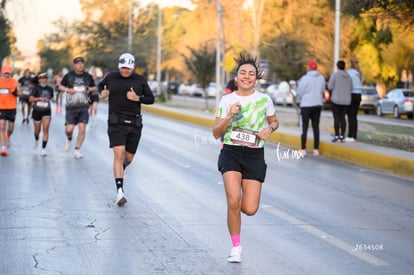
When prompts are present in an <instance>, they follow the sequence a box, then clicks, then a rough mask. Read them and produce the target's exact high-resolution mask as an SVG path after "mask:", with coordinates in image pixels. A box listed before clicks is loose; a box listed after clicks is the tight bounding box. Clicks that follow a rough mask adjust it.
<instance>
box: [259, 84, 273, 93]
mask: <svg viewBox="0 0 414 275" xmlns="http://www.w3.org/2000/svg"><path fill="white" fill-rule="evenodd" d="M270 85H272V83H269V82H265V83H260V85H259V92H262V93H266V90H267V88H268V87H269V86H270Z"/></svg>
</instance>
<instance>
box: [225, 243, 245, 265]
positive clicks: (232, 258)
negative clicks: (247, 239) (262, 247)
mask: <svg viewBox="0 0 414 275" xmlns="http://www.w3.org/2000/svg"><path fill="white" fill-rule="evenodd" d="M241 252H242V247H241V246H240V245H239V246H235V247H233V248H232V249H231V251H230V255H229V257H228V258H227V261H228V262H229V263H241Z"/></svg>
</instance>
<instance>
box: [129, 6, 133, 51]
mask: <svg viewBox="0 0 414 275" xmlns="http://www.w3.org/2000/svg"><path fill="white" fill-rule="evenodd" d="M132 11H133V8H132V0H131V1H130V2H129V20H128V52H129V53H131V51H132V16H133V14H132V13H133V12H132Z"/></svg>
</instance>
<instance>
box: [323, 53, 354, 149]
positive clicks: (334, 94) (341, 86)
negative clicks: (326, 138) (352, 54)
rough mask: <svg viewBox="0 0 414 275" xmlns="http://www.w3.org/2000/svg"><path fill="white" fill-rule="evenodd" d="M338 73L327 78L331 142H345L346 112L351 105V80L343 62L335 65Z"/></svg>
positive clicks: (340, 61)
mask: <svg viewBox="0 0 414 275" xmlns="http://www.w3.org/2000/svg"><path fill="white" fill-rule="evenodd" d="M336 67H337V68H338V71H336V72H334V73H333V74H332V75H331V77H330V78H329V82H328V90H330V91H331V103H332V114H333V119H334V128H335V137H334V138H333V139H332V142H345V139H344V136H345V131H346V118H345V115H346V111H347V108H348V107H349V105H350V104H351V93H352V80H351V77H350V76H349V74H348V73H347V72H346V71H345V62H344V61H343V60H339V61H338V62H337V63H336Z"/></svg>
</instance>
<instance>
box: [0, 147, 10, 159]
mask: <svg viewBox="0 0 414 275" xmlns="http://www.w3.org/2000/svg"><path fill="white" fill-rule="evenodd" d="M8 155H9V152H8V151H7V147H6V146H2V147H1V150H0V156H4V157H7V156H8Z"/></svg>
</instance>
